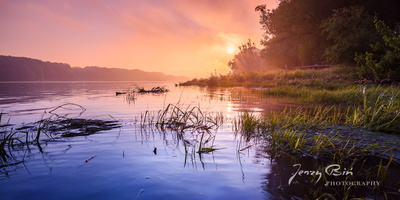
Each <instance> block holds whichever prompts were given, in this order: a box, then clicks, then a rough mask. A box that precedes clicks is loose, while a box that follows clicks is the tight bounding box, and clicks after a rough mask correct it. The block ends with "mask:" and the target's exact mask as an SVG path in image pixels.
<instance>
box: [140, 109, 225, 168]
mask: <svg viewBox="0 0 400 200" xmlns="http://www.w3.org/2000/svg"><path fill="white" fill-rule="evenodd" d="M223 123H224V117H223V115H222V114H221V113H208V112H203V111H202V110H201V109H200V107H198V106H191V105H187V106H184V105H182V104H180V103H179V102H178V103H177V104H168V105H167V106H166V107H165V108H164V109H163V110H159V111H158V112H150V111H146V112H144V113H142V114H141V117H140V125H141V128H142V129H147V128H150V129H151V130H152V131H153V132H154V131H155V130H157V131H158V132H160V133H163V134H167V133H168V132H171V133H172V134H173V136H174V137H175V138H176V140H177V141H178V142H182V145H183V147H184V150H185V155H186V157H185V158H187V157H188V155H190V156H191V157H192V160H194V159H193V158H194V155H195V153H198V154H202V153H210V152H213V151H215V150H218V148H215V147H214V141H215V137H216V132H217V130H218V128H219V126H220V125H222V124H223ZM153 129H155V130H153ZM185 164H186V159H185Z"/></svg>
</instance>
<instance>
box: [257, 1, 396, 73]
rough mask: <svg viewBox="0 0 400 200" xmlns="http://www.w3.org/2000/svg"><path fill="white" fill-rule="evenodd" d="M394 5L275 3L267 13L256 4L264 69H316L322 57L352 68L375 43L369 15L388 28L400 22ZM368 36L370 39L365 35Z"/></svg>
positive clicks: (358, 2) (360, 2) (326, 2)
mask: <svg viewBox="0 0 400 200" xmlns="http://www.w3.org/2000/svg"><path fill="white" fill-rule="evenodd" d="M398 1H399V0H362V1H359V0H280V1H279V2H280V3H279V5H278V7H277V8H275V9H272V10H268V9H267V8H266V6H265V5H259V6H257V7H256V8H255V11H256V12H259V15H260V18H259V23H260V25H261V27H262V29H263V31H264V36H263V38H262V40H261V44H262V45H263V46H264V49H262V52H261V56H262V57H263V58H264V59H265V60H266V62H267V64H268V66H277V67H285V66H287V67H289V68H290V67H295V66H299V65H310V64H315V63H317V62H323V61H325V60H326V59H325V58H326V57H327V58H329V59H328V61H330V62H334V63H341V64H343V63H348V64H350V65H355V62H354V56H355V53H357V52H365V50H366V49H368V48H369V44H370V43H371V42H372V44H374V43H375V42H376V40H375V39H376V38H374V37H375V36H376V31H375V30H374V29H373V23H372V21H371V20H372V17H371V16H374V15H376V16H378V17H379V19H381V20H384V21H385V23H387V24H389V26H390V27H392V28H393V27H394V26H395V25H396V23H399V22H400V12H398V11H399V10H400V4H399V2H398ZM353 6H356V7H353ZM361 7H363V8H364V10H363V9H361ZM335 10H336V11H335ZM334 11H335V12H334ZM353 11H354V12H355V13H352V12H353ZM332 14H333V15H332ZM341 14H343V15H345V16H340V15H341ZM331 15H332V16H331ZM364 17H365V18H364ZM328 18H329V19H328ZM363 18H364V19H363ZM361 19H363V20H361ZM329 23H332V24H329ZM322 24H324V25H322ZM344 28H346V29H344ZM366 31H367V32H366ZM373 32H375V34H372V37H371V35H368V34H370V33H373Z"/></svg>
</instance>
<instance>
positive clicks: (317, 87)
mask: <svg viewBox="0 0 400 200" xmlns="http://www.w3.org/2000/svg"><path fill="white" fill-rule="evenodd" d="M383 83H385V81H382V82H381V83H373V82H372V81H368V80H360V79H358V76H357V72H356V71H355V70H354V69H349V68H345V67H332V68H325V69H310V70H299V69H298V70H274V71H269V72H263V73H254V72H253V73H246V74H229V75H219V76H217V75H212V76H210V77H208V78H204V79H193V80H191V81H187V82H184V83H181V84H180V86H190V85H196V86H201V87H204V86H206V87H249V88H257V90H256V91H255V92H258V93H259V94H260V95H261V97H280V98H290V99H296V100H299V101H301V102H304V103H306V104H308V105H310V104H311V105H312V106H311V107H313V108H311V109H310V108H309V107H308V108H305V107H299V108H298V109H295V110H285V111H283V112H281V113H272V114H269V115H266V116H262V117H259V116H256V115H253V113H251V112H244V113H243V114H242V115H241V116H239V118H238V119H237V120H236V121H235V122H234V123H233V124H234V129H235V131H236V132H237V133H238V134H240V135H241V136H242V137H243V138H244V141H251V140H257V141H261V143H263V144H264V146H263V148H262V149H263V151H265V152H269V153H270V154H271V155H272V156H273V157H274V158H275V159H280V158H282V157H285V159H289V160H293V161H294V162H300V161H302V160H305V159H311V160H312V161H313V162H317V163H319V164H316V166H314V167H317V168H319V167H323V166H324V165H325V164H326V163H328V164H329V163H330V164H332V163H338V164H340V165H349V166H351V167H354V168H357V169H358V170H359V173H357V175H354V176H352V177H349V179H346V180H369V181H381V182H385V183H386V184H385V185H381V186H379V187H368V189H369V190H370V191H374V192H373V194H372V193H371V194H363V195H362V196H369V195H376V194H378V195H379V196H380V195H382V196H387V195H389V193H390V194H395V196H396V195H398V194H397V193H398V180H396V179H391V174H396V173H397V172H396V171H397V170H398V169H399V166H400V149H399V146H400V87H399V86H398V85H396V84H392V83H391V84H383ZM321 163H325V164H321ZM365 163H368V164H365ZM289 167H290V166H289ZM302 184H303V185H307V186H309V188H312V187H313V184H309V183H308V182H304V183H302ZM282 188H283V190H285V189H289V188H290V187H289V186H288V185H286V186H283V187H282ZM396 188H397V189H396ZM289 190H290V189H289ZM350 191H352V192H350ZM353 192H354V189H351V190H350V187H344V188H341V189H332V190H329V191H328V190H327V188H324V187H323V186H321V187H320V188H315V189H314V190H313V195H311V196H312V198H319V197H322V196H324V194H325V193H327V194H332V195H334V196H340V197H342V198H343V199H346V198H348V197H349V196H352V195H351V194H355V193H353ZM360 194H361V193H360ZM354 197H356V196H354Z"/></svg>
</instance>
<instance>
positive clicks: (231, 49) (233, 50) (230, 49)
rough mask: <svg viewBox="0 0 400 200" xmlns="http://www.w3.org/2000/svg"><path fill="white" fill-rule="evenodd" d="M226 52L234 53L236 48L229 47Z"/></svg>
mask: <svg viewBox="0 0 400 200" xmlns="http://www.w3.org/2000/svg"><path fill="white" fill-rule="evenodd" d="M226 52H228V53H229V54H233V52H235V49H234V48H233V47H229V48H228V49H227V50H226Z"/></svg>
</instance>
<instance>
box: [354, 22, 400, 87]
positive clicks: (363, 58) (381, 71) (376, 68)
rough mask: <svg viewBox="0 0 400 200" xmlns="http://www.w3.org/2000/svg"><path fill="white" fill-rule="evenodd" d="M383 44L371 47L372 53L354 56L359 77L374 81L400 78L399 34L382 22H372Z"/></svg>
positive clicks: (379, 43)
mask: <svg viewBox="0 0 400 200" xmlns="http://www.w3.org/2000/svg"><path fill="white" fill-rule="evenodd" d="M374 23H375V27H376V30H377V31H378V32H379V33H380V34H381V37H382V41H383V42H376V43H375V44H374V45H371V47H372V51H371V52H368V51H367V52H366V53H364V54H359V55H357V56H356V62H357V65H358V66H359V67H360V69H361V71H360V73H361V76H362V77H364V78H368V79H373V80H375V81H378V80H382V79H394V78H396V79H398V78H400V34H399V33H398V32H396V31H393V30H392V29H390V28H389V27H388V26H387V25H386V24H385V23H384V22H383V21H382V20H378V19H375V20H374Z"/></svg>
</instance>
